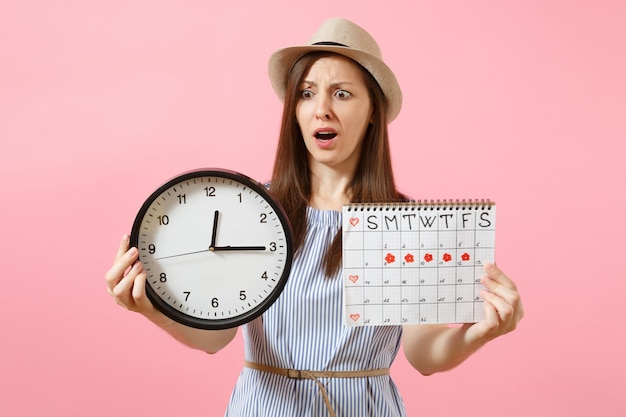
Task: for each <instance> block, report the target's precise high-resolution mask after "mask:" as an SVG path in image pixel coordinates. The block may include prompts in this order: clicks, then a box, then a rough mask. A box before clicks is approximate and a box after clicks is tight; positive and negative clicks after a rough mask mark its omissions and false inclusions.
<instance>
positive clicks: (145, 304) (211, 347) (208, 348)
mask: <svg viewBox="0 0 626 417" xmlns="http://www.w3.org/2000/svg"><path fill="white" fill-rule="evenodd" d="M129 245H130V237H129V236H128V235H124V237H122V241H121V242H120V246H119V247H118V249H117V254H116V255H115V260H114V261H113V266H111V269H109V270H108V271H107V273H106V274H104V280H105V281H106V284H107V288H108V290H109V294H111V296H112V297H113V298H114V299H115V302H116V303H118V304H119V305H121V306H122V307H125V308H126V309H128V310H130V311H135V312H137V313H140V314H143V315H144V316H145V317H146V318H148V319H149V320H150V321H152V322H153V323H154V324H156V325H157V326H159V327H161V328H162V329H163V330H165V331H167V332H168V333H169V334H170V335H172V336H173V337H174V338H175V339H177V340H178V341H180V342H181V343H184V344H185V345H187V346H189V347H191V348H194V349H200V350H203V351H205V352H208V353H215V352H217V351H219V350H220V349H222V348H223V347H224V346H226V345H227V344H229V343H230V342H231V340H233V338H234V337H235V335H236V334H237V328H236V327H234V328H230V329H224V330H211V331H207V330H202V329H195V328H192V327H188V326H185V325H182V324H180V323H177V322H175V321H174V320H172V319H169V318H168V317H166V316H165V315H164V314H163V313H161V312H160V311H159V310H157V309H156V308H154V306H153V305H152V303H151V302H150V300H149V299H148V296H147V295H146V273H145V271H144V270H143V266H142V264H141V261H139V260H138V252H137V248H130V249H129Z"/></svg>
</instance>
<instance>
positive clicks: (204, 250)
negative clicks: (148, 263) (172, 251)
mask: <svg viewBox="0 0 626 417" xmlns="http://www.w3.org/2000/svg"><path fill="white" fill-rule="evenodd" d="M209 251H211V252H212V250H211V249H203V250H197V251H195V252H186V253H179V254H178V255H169V256H161V257H160V258H154V260H155V261H158V260H161V259H167V258H177V257H179V256H186V255H193V254H194V253H202V252H209Z"/></svg>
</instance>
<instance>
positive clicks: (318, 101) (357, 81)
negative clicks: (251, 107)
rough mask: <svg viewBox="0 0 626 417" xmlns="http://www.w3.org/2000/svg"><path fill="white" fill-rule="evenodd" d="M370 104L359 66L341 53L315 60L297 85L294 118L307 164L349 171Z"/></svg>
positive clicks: (355, 160)
mask: <svg viewBox="0 0 626 417" xmlns="http://www.w3.org/2000/svg"><path fill="white" fill-rule="evenodd" d="M372 115H373V107H372V103H371V100H370V96H369V93H368V90H367V86H366V85H365V82H364V80H363V75H362V74H361V72H360V69H359V68H357V66H356V64H354V63H353V62H352V61H351V60H350V59H348V58H344V57H342V56H339V55H337V56H329V57H322V58H320V59H318V60H317V61H315V63H314V64H313V65H312V66H311V68H310V69H309V71H308V72H307V74H306V75H305V76H304V79H303V82H302V84H301V85H300V99H299V100H298V103H297V104H296V119H297V120H298V125H299V126H300V131H301V132H302V137H303V138H304V143H305V145H306V148H307V150H308V154H309V157H308V159H309V166H310V167H311V170H312V171H313V172H316V167H319V166H326V167H331V168H333V169H335V170H339V171H341V172H343V173H348V174H353V173H354V171H355V169H356V166H357V164H358V160H359V156H360V154H361V144H362V142H363V137H364V136H365V132H366V130H367V127H368V125H369V123H371V121H372Z"/></svg>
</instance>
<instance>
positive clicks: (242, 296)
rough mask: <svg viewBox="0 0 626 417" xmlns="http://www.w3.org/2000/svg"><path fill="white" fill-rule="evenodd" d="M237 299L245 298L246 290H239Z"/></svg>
mask: <svg viewBox="0 0 626 417" xmlns="http://www.w3.org/2000/svg"><path fill="white" fill-rule="evenodd" d="M239 299H240V300H241V301H243V300H245V299H246V292H245V291H239Z"/></svg>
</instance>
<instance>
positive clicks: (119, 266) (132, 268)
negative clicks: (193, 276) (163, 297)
mask: <svg viewBox="0 0 626 417" xmlns="http://www.w3.org/2000/svg"><path fill="white" fill-rule="evenodd" d="M129 245H130V237H129V236H128V235H124V236H123V237H122V241H121V242H120V245H119V247H118V248H117V254H116V255H115V260H114V261H113V266H111V269H109V270H108V271H107V273H106V274H105V275H104V280H105V281H106V284H107V288H108V291H109V294H111V296H112V297H113V298H114V299H115V302H116V303H117V304H119V305H121V306H122V307H125V308H126V309H128V310H130V311H135V312H137V313H140V314H143V315H144V316H146V317H148V318H155V316H157V315H159V314H160V313H159V312H158V311H157V310H156V309H155V308H154V306H153V305H152V303H151V302H150V300H149V299H148V297H147V296H146V273H145V271H144V270H143V265H142V264H141V261H139V260H138V251H137V248H135V247H132V248H129Z"/></svg>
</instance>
